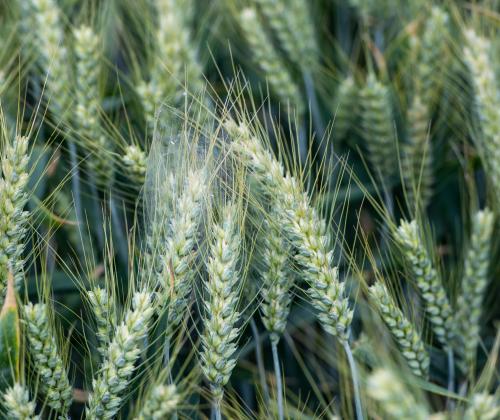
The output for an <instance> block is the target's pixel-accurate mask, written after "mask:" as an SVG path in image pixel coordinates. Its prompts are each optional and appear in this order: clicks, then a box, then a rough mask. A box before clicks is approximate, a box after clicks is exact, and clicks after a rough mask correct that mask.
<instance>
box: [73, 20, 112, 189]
mask: <svg viewBox="0 0 500 420" xmlns="http://www.w3.org/2000/svg"><path fill="white" fill-rule="evenodd" d="M73 34H74V37H75V47H74V49H75V56H76V108H75V120H76V122H77V126H78V127H79V128H80V132H81V138H82V141H83V144H84V145H85V147H86V148H87V150H88V151H89V152H90V153H91V157H90V159H88V161H87V162H88V165H89V169H90V170H91V171H92V173H95V174H98V175H99V176H96V177H95V179H96V181H97V182H99V185H100V186H101V187H103V188H107V187H109V185H110V183H111V181H112V178H113V165H112V162H113V160H112V159H110V157H111V156H110V151H111V147H110V145H109V142H108V141H107V138H106V136H105V135H104V134H103V132H102V129H101V124H100V121H99V114H100V99H99V98H100V97H99V86H98V83H99V71H100V42H101V40H100V38H99V37H98V36H97V34H96V33H95V32H94V31H93V29H92V28H91V27H89V26H86V25H83V26H80V27H79V28H78V29H76V30H75V31H74V32H73Z"/></svg>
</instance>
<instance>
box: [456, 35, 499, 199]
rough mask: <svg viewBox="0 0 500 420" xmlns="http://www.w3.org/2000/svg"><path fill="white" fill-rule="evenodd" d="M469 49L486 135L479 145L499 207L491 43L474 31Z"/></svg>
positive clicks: (496, 107) (496, 101) (495, 89)
mask: <svg viewBox="0 0 500 420" xmlns="http://www.w3.org/2000/svg"><path fill="white" fill-rule="evenodd" d="M465 39H466V41H467V46H466V48H465V49H464V57H465V61H466V62H467V64H468V66H469V68H470V71H471V75H472V82H473V85H474V90H475V93H476V95H475V96H476V98H475V100H476V105H477V111H478V114H479V119H480V123H481V130H482V133H483V137H482V140H481V141H480V142H478V145H479V148H480V149H481V152H482V157H483V159H484V164H485V166H486V167H487V168H488V171H487V174H488V175H489V177H490V178H491V182H492V184H493V194H494V197H495V200H496V204H497V205H498V204H500V166H499V165H498V162H500V100H499V95H498V85H497V82H496V78H495V72H494V70H493V69H494V66H493V63H492V60H491V58H490V51H491V50H492V46H491V42H490V41H489V40H488V39H486V38H483V37H480V36H478V35H477V34H476V33H475V32H474V31H473V30H472V29H469V30H467V31H466V32H465Z"/></svg>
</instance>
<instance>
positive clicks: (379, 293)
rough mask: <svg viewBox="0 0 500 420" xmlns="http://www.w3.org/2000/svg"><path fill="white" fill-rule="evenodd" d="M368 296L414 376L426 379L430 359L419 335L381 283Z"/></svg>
mask: <svg viewBox="0 0 500 420" xmlns="http://www.w3.org/2000/svg"><path fill="white" fill-rule="evenodd" d="M370 296H371V297H372V300H373V302H374V303H375V305H376V307H377V309H378V311H379V312H380V314H381V316H382V319H383V320H384V322H385V324H386V325H387V326H388V327H389V330H390V331H391V334H392V335H393V336H394V338H395V340H396V342H397V344H398V346H399V348H400V350H401V354H402V355H403V357H404V358H405V359H406V361H407V362H408V365H409V366H410V369H411V370H412V371H413V373H414V374H415V375H417V376H421V377H423V378H426V377H427V376H428V374H429V362H430V359H429V354H428V353H427V350H426V349H425V346H424V343H423V341H422V339H421V338H420V334H419V333H418V332H417V331H416V329H415V327H414V326H413V324H412V323H411V322H410V321H409V320H408V319H407V318H406V317H405V316H404V314H403V312H402V311H401V309H399V308H398V306H397V304H396V303H395V302H394V299H393V298H392V297H391V295H390V293H389V290H387V288H386V287H385V286H384V285H383V284H382V283H380V282H378V283H375V284H374V285H372V286H371V287H370Z"/></svg>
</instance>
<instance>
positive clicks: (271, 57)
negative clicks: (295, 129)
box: [240, 8, 305, 115]
mask: <svg viewBox="0 0 500 420" xmlns="http://www.w3.org/2000/svg"><path fill="white" fill-rule="evenodd" d="M240 23H241V27H242V29H243V32H244V34H245V38H246V40H247V42H248V44H249V45H250V47H251V48H252V52H253V55H254V61H255V62H256V63H258V64H259V66H260V68H261V70H262V72H263V73H264V76H265V78H266V80H267V81H268V82H269V86H270V88H271V89H272V90H273V91H274V92H275V93H276V95H277V96H278V97H279V99H280V100H281V102H282V103H283V105H285V106H290V107H292V109H295V110H296V112H297V113H298V114H299V115H302V114H303V113H304V111H305V109H304V104H303V101H302V98H301V93H300V91H299V90H298V88H297V85H296V84H295V83H294V81H293V80H292V78H291V76H290V73H289V72H288V71H287V70H286V66H285V65H284V63H283V61H282V59H281V57H280V56H279V54H278V52H277V51H276V50H275V48H274V47H273V45H272V42H271V40H270V39H269V38H268V36H267V34H266V32H265V30H264V28H263V27H262V24H261V22H260V20H259V17H258V16H257V12H256V11H255V10H254V9H252V8H246V9H243V11H242V12H241V13H240Z"/></svg>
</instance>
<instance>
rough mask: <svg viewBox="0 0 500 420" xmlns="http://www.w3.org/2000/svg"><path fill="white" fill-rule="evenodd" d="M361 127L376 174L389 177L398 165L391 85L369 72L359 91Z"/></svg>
mask: <svg viewBox="0 0 500 420" xmlns="http://www.w3.org/2000/svg"><path fill="white" fill-rule="evenodd" d="M360 98H361V108H362V118H361V127H362V129H363V137H364V139H365V144H366V147H367V149H368V158H369V159H370V163H371V164H372V167H373V169H374V170H375V171H376V173H377V175H380V176H381V177H382V179H384V180H386V179H387V178H388V177H390V176H392V175H393V174H394V170H395V168H397V153H396V143H395V136H394V121H393V115H392V103H391V100H390V96H389V90H388V88H387V87H386V86H385V85H383V84H382V83H381V82H379V81H378V80H377V79H376V77H375V75H373V74H370V75H369V76H368V80H367V81H366V85H365V87H364V88H363V89H362V90H361V92H360Z"/></svg>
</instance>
